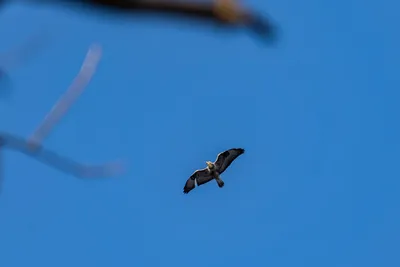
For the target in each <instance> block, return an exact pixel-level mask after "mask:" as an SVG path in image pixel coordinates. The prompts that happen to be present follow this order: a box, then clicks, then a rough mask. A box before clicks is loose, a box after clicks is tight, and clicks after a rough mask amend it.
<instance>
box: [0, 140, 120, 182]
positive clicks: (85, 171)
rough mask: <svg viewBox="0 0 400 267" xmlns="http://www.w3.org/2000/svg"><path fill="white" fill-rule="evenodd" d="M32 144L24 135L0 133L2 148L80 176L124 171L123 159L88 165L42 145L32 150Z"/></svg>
mask: <svg viewBox="0 0 400 267" xmlns="http://www.w3.org/2000/svg"><path fill="white" fill-rule="evenodd" d="M30 145H31V144H30V143H29V142H28V141H27V140H25V139H24V138H22V137H18V136H16V135H11V134H7V133H1V134H0V149H1V150H3V149H4V148H8V149H11V150H16V151H18V152H21V153H23V154H25V155H27V156H30V157H33V158H35V159H37V160H39V161H41V162H43V163H45V164H47V165H50V166H51V167H53V168H56V169H58V170H60V171H62V172H65V173H69V174H72V175H74V176H76V177H78V178H94V177H97V178H100V177H110V176H114V175H117V174H119V173H120V172H121V171H123V166H122V161H115V162H110V163H106V164H102V165H86V164H83V163H79V162H76V161H74V160H72V159H70V158H67V157H64V156H61V155H60V154H58V153H56V152H54V151H51V150H48V149H46V148H44V147H43V146H41V147H40V149H36V150H32V149H31V146H30ZM0 179H1V178H0ZM0 185H1V184H0Z"/></svg>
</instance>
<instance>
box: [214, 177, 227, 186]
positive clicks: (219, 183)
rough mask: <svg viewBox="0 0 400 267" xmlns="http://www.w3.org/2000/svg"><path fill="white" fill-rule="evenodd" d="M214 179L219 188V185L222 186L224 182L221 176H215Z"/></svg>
mask: <svg viewBox="0 0 400 267" xmlns="http://www.w3.org/2000/svg"><path fill="white" fill-rule="evenodd" d="M215 180H216V181H217V183H218V186H219V187H220V188H221V187H224V185H225V183H224V181H222V179H221V178H216V179H215Z"/></svg>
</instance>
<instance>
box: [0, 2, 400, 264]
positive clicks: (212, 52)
mask: <svg viewBox="0 0 400 267" xmlns="http://www.w3.org/2000/svg"><path fill="white" fill-rule="evenodd" d="M244 3H245V4H246V5H248V6H250V7H252V8H254V9H258V10H260V11H261V12H263V13H265V14H270V15H271V17H272V19H273V20H274V21H275V22H276V23H277V24H278V25H279V27H280V28H281V35H280V39H279V42H278V43H277V44H276V45H274V46H272V47H266V46H263V45H262V43H260V42H259V41H258V40H257V39H253V38H252V35H249V34H247V33H246V32H241V31H239V32H231V33H222V32H221V31H219V30H217V29H215V28H214V27H213V26H207V25H200V26H198V27H193V26H192V25H191V24H188V23H187V22H186V24H184V23H181V22H179V21H174V20H164V19H157V20H154V19H152V18H148V19H132V20H128V21H124V20H111V19H109V18H107V19H104V18H102V16H101V15H98V14H90V15H85V14H83V13H79V12H77V11H75V10H73V9H66V8H60V7H56V6H50V5H49V6H46V7H45V6H43V7H40V6H27V5H23V4H13V5H10V6H9V7H7V8H5V9H3V10H2V11H1V13H0V14H1V15H0V24H1V25H2V26H1V27H0V34H1V36H2V38H1V43H0V49H1V50H0V51H4V52H6V51H7V50H8V49H11V48H12V47H14V46H16V45H18V44H21V43H23V42H24V40H26V38H28V35H30V34H34V33H38V32H40V31H42V30H46V31H47V32H49V33H50V35H51V42H50V43H49V44H48V46H47V48H46V49H45V50H44V51H43V52H41V53H40V54H39V55H37V57H35V58H34V59H33V60H32V61H31V62H29V63H28V64H25V65H23V66H21V67H20V68H18V69H14V70H12V72H11V73H10V76H11V79H12V82H13V90H14V91H13V94H12V95H11V96H10V97H9V98H3V99H2V100H1V101H0V119H1V130H3V131H7V132H11V133H15V134H18V135H21V136H27V135H29V134H30V133H31V132H32V131H33V130H34V128H35V127H36V125H37V124H38V123H39V121H41V119H42V118H43V116H44V115H45V114H46V113H47V112H48V110H49V109H50V108H51V107H52V105H53V104H54V102H55V101H56V100H57V99H58V98H59V96H60V95H61V94H62V93H63V92H64V91H65V90H66V88H67V87H68V85H69V84H70V82H71V80H72V79H73V77H74V76H75V75H76V73H77V72H78V70H79V68H80V65H81V63H82V60H83V58H84V57H85V54H86V52H87V49H88V47H89V45H90V44H91V43H93V42H98V43H100V44H101V45H102V46H103V55H104V56H103V58H102V60H101V62H100V65H99V68H98V71H97V73H96V74H95V76H94V79H93V80H92V82H91V83H90V85H89V87H88V88H87V89H86V91H85V92H84V94H83V95H82V97H81V98H80V99H79V101H77V102H76V104H75V105H74V106H73V108H72V109H71V110H70V112H69V113H68V115H67V116H66V117H65V118H64V119H63V120H62V122H61V123H60V124H59V125H57V127H56V128H55V129H54V131H53V132H52V134H51V136H49V138H48V139H46V141H45V145H46V146H47V147H48V148H51V149H54V150H56V151H59V152H60V153H62V154H64V155H66V156H69V157H72V158H74V159H76V160H79V161H83V162H88V163H90V162H91V163H98V162H102V161H107V160H111V159H115V158H119V157H122V158H125V159H126V161H127V162H128V164H129V165H128V170H127V172H126V173H125V174H124V175H122V176H120V177H118V178H114V179H108V180H94V181H82V180H78V179H76V178H74V177H71V176H69V175H66V174H64V173H60V172H58V171H57V170H53V169H51V168H49V167H48V166H46V165H42V164H41V163H38V162H37V161H35V160H33V159H31V158H29V157H26V156H25V155H21V154H18V153H16V152H12V151H7V152H5V155H4V157H5V162H4V165H5V166H4V167H5V170H4V171H5V181H4V185H3V192H2V194H1V196H0V266H1V267H26V266H40V267H71V266H74V267H81V266H82V267H83V266H85V267H88V266H96V267H105V266H112V267H114V266H115V267H117V266H118V267H124V266H130V267H132V266H137V267H147V266H148V267H155V266H171V267H172V266H173V267H183V266H185V267H214V266H216V267H224V266H229V267H250V266H251V267H258V266H260V267H267V266H271V267H272V266H273V267H295V266H307V267H321V266H324V267H339V266H340V267H357V266H360V267H361V266H362V267H370V266H371V267H378V266H379V267H383V266H385V267H397V266H400V258H399V256H398V253H399V242H400V230H399V224H400V215H399V212H398V207H399V203H400V198H399V186H400V182H399V179H400V171H399V168H398V162H399V160H400V156H399V151H400V143H399V134H400V127H399V114H400V112H399V108H398V106H397V105H398V103H399V96H400V93H399V87H400V75H399V69H400V68H399V67H400V64H399V61H400V50H399V47H400V37H399V36H400V35H399V28H398V27H399V25H400V18H399V17H398V9H399V7H400V3H399V2H398V1H393V0H392V1H389V0H387V1H378V2H377V1H370V0H339V1H320V0H305V1H300V2H299V1H291V0H286V1H263V0H253V1H246V2H244ZM232 147H243V148H245V149H246V153H245V154H244V155H243V156H241V157H240V158H239V159H238V160H237V161H235V162H234V163H233V164H232V165H231V167H230V168H229V169H228V170H227V171H226V172H225V173H224V174H223V179H224V181H225V187H224V188H223V189H220V188H218V186H217V185H216V183H215V182H211V183H209V184H206V185H203V186H201V187H199V188H197V189H195V190H194V191H192V192H190V193H189V194H188V195H184V194H183V193H182V190H183V186H184V184H185V182H186V180H187V178H188V177H189V176H190V175H191V174H192V172H193V171H194V170H196V169H199V168H204V167H205V166H206V165H205V161H207V160H211V161H214V160H215V158H216V155H217V154H218V153H219V152H221V151H223V150H225V149H229V148H232Z"/></svg>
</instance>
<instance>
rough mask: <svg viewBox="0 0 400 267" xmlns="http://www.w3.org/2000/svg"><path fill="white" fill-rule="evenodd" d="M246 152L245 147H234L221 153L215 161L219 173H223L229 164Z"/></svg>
mask: <svg viewBox="0 0 400 267" xmlns="http://www.w3.org/2000/svg"><path fill="white" fill-rule="evenodd" d="M243 153H244V149H243V148H232V149H229V150H227V151H224V152H222V153H219V154H218V156H217V160H216V161H215V163H214V164H215V168H216V170H217V172H218V173H219V174H221V173H223V172H224V171H225V170H226V169H227V168H228V167H229V165H231V163H232V162H233V161H234V160H235V159H236V158H237V157H239V156H240V155H242V154H243Z"/></svg>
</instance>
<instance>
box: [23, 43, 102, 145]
mask: <svg viewBox="0 0 400 267" xmlns="http://www.w3.org/2000/svg"><path fill="white" fill-rule="evenodd" d="M101 54H102V49H101V47H100V46H99V45H97V44H94V45H92V46H91V47H90V48H89V51H88V53H87V55H86V58H85V60H84V62H83V64H82V67H81V69H80V71H79V73H78V75H77V76H76V77H75V79H74V80H73V82H72V84H71V85H70V87H69V88H68V89H67V91H66V92H65V93H64V95H62V96H61V98H60V99H59V100H58V101H57V102H56V104H55V105H54V106H53V108H52V109H51V111H50V112H49V113H48V114H47V115H46V117H45V118H44V120H43V121H42V122H41V123H40V124H39V126H38V127H37V128H36V130H35V131H34V132H33V134H32V135H31V136H30V137H29V138H28V140H30V142H31V143H32V144H41V143H42V141H43V139H44V138H45V137H46V136H47V135H48V134H49V133H50V131H51V129H52V128H53V127H54V126H55V124H56V123H57V122H58V121H59V120H60V119H61V118H62V117H63V116H64V115H65V113H66V112H67V111H68V109H69V108H70V107H71V105H72V104H73V103H74V102H75V101H76V99H77V98H78V97H79V96H80V95H81V94H82V92H83V91H84V90H85V88H86V86H87V85H88V84H89V82H90V80H91V79H92V76H93V74H94V73H95V71H96V68H97V65H98V63H99V61H100V58H101Z"/></svg>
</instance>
